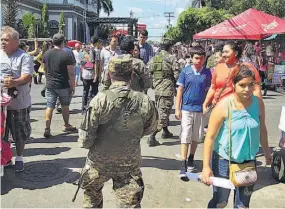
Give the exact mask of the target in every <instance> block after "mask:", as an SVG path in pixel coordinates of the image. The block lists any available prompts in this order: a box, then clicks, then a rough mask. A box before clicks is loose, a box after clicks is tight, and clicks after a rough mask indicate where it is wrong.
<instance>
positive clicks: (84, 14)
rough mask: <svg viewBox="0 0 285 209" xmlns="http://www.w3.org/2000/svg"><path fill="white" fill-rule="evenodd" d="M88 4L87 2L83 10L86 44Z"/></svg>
mask: <svg viewBox="0 0 285 209" xmlns="http://www.w3.org/2000/svg"><path fill="white" fill-rule="evenodd" d="M87 6H88V5H87V2H86V1H85V5H84V9H83V25H84V26H83V31H84V33H83V34H84V39H83V41H84V43H86V32H87V31H86V22H87V21H86V19H87V14H86V13H87Z"/></svg>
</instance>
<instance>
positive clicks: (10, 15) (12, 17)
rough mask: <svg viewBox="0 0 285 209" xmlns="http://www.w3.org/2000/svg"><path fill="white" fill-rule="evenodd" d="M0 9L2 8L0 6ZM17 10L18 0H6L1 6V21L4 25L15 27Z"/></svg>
mask: <svg viewBox="0 0 285 209" xmlns="http://www.w3.org/2000/svg"><path fill="white" fill-rule="evenodd" d="M1 9H2V8H1ZM18 11H19V1H18V0H9V1H8V0H6V4H5V6H4V8H3V13H4V14H3V21H4V25H5V26H10V27H13V28H15V27H16V23H17V20H16V17H17V14H18Z"/></svg>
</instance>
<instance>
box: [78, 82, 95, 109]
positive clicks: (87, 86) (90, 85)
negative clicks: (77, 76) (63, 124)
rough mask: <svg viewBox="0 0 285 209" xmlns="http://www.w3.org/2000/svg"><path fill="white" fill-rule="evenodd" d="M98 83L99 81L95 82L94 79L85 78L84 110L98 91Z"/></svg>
mask: <svg viewBox="0 0 285 209" xmlns="http://www.w3.org/2000/svg"><path fill="white" fill-rule="evenodd" d="M98 85H99V82H98V81H96V82H93V79H83V96H82V111H84V110H85V107H86V106H88V104H89V102H90V101H91V99H93V97H95V96H96V94H97V93H98ZM90 88H91V90H90Z"/></svg>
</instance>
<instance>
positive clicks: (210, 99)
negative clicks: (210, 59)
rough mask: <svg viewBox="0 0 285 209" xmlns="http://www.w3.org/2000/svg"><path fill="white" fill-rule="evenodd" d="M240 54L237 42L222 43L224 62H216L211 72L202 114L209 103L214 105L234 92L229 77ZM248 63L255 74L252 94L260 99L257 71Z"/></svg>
mask: <svg viewBox="0 0 285 209" xmlns="http://www.w3.org/2000/svg"><path fill="white" fill-rule="evenodd" d="M241 55H242V49H241V47H239V45H238V44H237V43H235V42H233V41H229V42H227V43H226V44H225V45H224V48H223V58H224V61H225V62H224V63H219V64H217V66H216V68H215V70H214V72H213V74H212V84H211V87H210V89H209V91H208V94H207V96H206V99H205V101H204V104H203V113H204V114H205V113H206V112H207V110H208V107H209V106H210V105H211V104H212V105H216V104H217V103H218V101H220V100H221V99H222V98H224V97H226V96H228V95H229V94H231V93H233V92H234V87H233V84H232V81H231V79H230V78H231V77H232V74H234V72H235V70H236V69H237V66H238V64H239V63H240V58H241ZM248 65H249V66H250V68H251V70H252V71H253V72H254V74H255V80H256V85H255V89H254V95H255V96H257V97H259V98H261V99H262V94H261V86H260V76H259V73H258V71H257V69H256V68H255V67H254V66H253V65H252V64H249V63H248Z"/></svg>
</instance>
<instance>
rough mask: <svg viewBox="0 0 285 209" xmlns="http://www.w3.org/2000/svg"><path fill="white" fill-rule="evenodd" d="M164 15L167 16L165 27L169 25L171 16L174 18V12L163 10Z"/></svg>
mask: <svg viewBox="0 0 285 209" xmlns="http://www.w3.org/2000/svg"><path fill="white" fill-rule="evenodd" d="M164 17H166V18H168V26H167V28H170V27H171V18H174V17H175V16H174V12H164Z"/></svg>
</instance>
